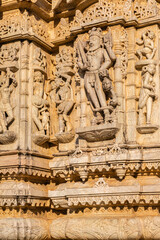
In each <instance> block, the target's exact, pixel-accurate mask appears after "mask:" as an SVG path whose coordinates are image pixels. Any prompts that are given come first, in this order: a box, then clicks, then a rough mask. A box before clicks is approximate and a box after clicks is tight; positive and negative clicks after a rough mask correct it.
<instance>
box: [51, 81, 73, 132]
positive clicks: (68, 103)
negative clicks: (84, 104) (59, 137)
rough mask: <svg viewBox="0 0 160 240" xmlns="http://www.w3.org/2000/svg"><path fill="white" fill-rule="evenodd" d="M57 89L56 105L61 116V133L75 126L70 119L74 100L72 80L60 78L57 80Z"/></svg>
mask: <svg viewBox="0 0 160 240" xmlns="http://www.w3.org/2000/svg"><path fill="white" fill-rule="evenodd" d="M57 84H58V86H57V90H56V100H55V102H56V105H57V112H58V117H59V133H63V132H65V131H66V132H70V131H72V129H73V127H72V124H71V122H70V119H69V116H68V114H69V112H70V111H71V110H72V108H73V105H74V101H73V92H72V87H71V85H70V84H71V82H68V81H65V80H63V78H60V79H59V81H57Z"/></svg>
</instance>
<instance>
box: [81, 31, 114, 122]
mask: <svg viewBox="0 0 160 240" xmlns="http://www.w3.org/2000/svg"><path fill="white" fill-rule="evenodd" d="M104 46H105V42H104V36H103V34H102V30H101V29H100V28H95V27H94V28H92V30H91V31H89V46H88V49H87V51H85V50H86V48H85V47H84V46H83V43H82V42H81V41H80V40H79V41H78V48H77V49H78V55H79V61H78V66H79V68H80V69H81V70H82V71H84V72H85V74H84V86H85V90H86V92H87V95H88V97H89V99H90V101H91V103H92V105H93V107H94V110H93V111H94V112H95V121H94V123H96V124H100V123H102V122H103V116H102V115H101V113H103V114H104V122H105V123H108V121H109V107H108V105H107V101H106V96H105V93H104V91H103V87H102V81H103V79H104V78H106V77H107V78H108V69H109V68H110V67H111V66H112V64H113V62H114V61H115V59H116V57H115V55H114V54H113V51H112V50H111V48H109V46H108V50H107V49H106V48H105V47H104ZM113 57H114V58H115V59H113Z"/></svg>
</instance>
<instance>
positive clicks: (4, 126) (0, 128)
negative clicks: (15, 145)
mask: <svg viewBox="0 0 160 240" xmlns="http://www.w3.org/2000/svg"><path fill="white" fill-rule="evenodd" d="M16 87H17V81H16V78H15V74H14V73H13V72H11V71H10V69H9V68H7V69H6V72H2V74H1V77H0V143H2V144H7V143H10V142H13V141H14V140H15V138H16V135H15V133H14V132H10V131H9V130H8V127H9V126H10V124H11V123H12V122H13V121H14V116H13V110H12V106H11V103H10V98H11V93H12V92H13V90H14V89H15V88H16ZM2 134H3V136H2ZM4 135H5V136H4ZM4 138H5V140H4Z"/></svg>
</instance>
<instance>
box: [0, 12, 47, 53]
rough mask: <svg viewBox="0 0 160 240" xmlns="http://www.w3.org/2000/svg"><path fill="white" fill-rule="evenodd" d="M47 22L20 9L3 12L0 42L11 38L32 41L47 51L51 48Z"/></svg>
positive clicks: (11, 39)
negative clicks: (21, 11) (8, 12)
mask: <svg viewBox="0 0 160 240" xmlns="http://www.w3.org/2000/svg"><path fill="white" fill-rule="evenodd" d="M48 31H49V27H48V24H47V23H46V22H45V21H43V20H42V19H39V21H38V22H37V20H36V16H35V15H29V13H28V11H25V12H24V13H23V14H22V13H20V11H16V12H11V13H10V14H4V16H3V19H2V20H1V22H0V42H1V43H5V42H7V43H8V42H12V41H13V40H30V41H34V42H36V43H37V44H39V45H40V46H42V47H43V48H45V49H46V50H48V51H51V50H52V44H51V41H50V35H49V33H48Z"/></svg>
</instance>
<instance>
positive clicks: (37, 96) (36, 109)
mask: <svg viewBox="0 0 160 240" xmlns="http://www.w3.org/2000/svg"><path fill="white" fill-rule="evenodd" d="M48 107H49V103H48V101H47V100H46V99H45V98H44V76H43V74H42V73H41V72H40V71H36V72H35V73H34V83H33V97H32V119H33V121H34V123H35V125H36V126H37V128H38V132H36V134H35V135H36V136H34V142H35V143H37V144H38V145H41V144H43V143H44V142H46V141H47V140H48V138H49V137H48V135H49V111H48ZM38 138H39V139H38ZM41 141H42V142H41Z"/></svg>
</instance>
